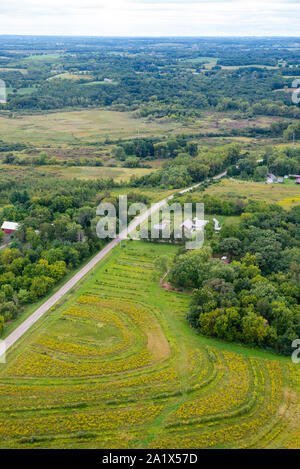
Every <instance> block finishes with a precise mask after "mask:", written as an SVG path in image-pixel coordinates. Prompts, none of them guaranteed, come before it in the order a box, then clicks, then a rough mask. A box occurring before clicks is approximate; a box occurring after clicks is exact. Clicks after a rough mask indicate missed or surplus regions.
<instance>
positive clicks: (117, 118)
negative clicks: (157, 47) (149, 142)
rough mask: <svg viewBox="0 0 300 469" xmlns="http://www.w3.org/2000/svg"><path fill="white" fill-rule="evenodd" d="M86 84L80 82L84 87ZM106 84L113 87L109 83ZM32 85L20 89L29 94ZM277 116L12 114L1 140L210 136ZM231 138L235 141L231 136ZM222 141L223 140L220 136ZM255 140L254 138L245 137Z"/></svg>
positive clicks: (56, 142) (4, 119)
mask: <svg viewBox="0 0 300 469" xmlns="http://www.w3.org/2000/svg"><path fill="white" fill-rule="evenodd" d="M88 84H89V83H86V84H83V85H82V86H86V85H88ZM108 86H113V83H109V84H108ZM32 90H33V89H32V88H29V89H27V90H25V89H22V90H20V94H24V93H31V92H32ZM277 121H278V118H277V117H265V116H258V117H256V118H255V119H236V118H234V117H233V116H232V115H231V114H230V113H226V114H224V113H218V112H208V111H206V112H203V115H202V116H201V117H200V118H195V119H193V120H191V121H190V122H188V123H180V122H177V121H172V120H169V121H165V120H159V119H156V120H154V121H147V120H146V119H142V118H136V117H134V116H133V114H131V113H130V112H118V111H109V110H104V109H88V110H86V109H85V110H77V111H61V112H51V113H47V112H43V113H38V114H31V115H30V114H28V115H25V114H24V115H22V114H14V116H13V118H12V117H8V116H7V115H6V114H0V139H2V140H4V141H9V142H20V143H29V144H32V145H36V146H45V147H46V146H48V145H49V146H51V147H54V148H57V147H59V146H67V145H73V144H78V143H80V144H84V143H85V142H102V143H103V142H104V141H105V140H106V139H107V138H108V137H109V138H110V139H112V140H114V139H115V140H118V139H119V138H121V139H130V138H137V136H138V135H139V136H140V137H156V136H157V137H164V136H166V137H169V136H172V135H176V134H196V133H197V132H198V133H199V132H200V133H201V134H203V135H205V136H207V137H210V135H211V134H213V133H215V132H216V131H220V130H224V131H226V130H229V129H233V128H235V129H242V128H245V127H267V126H269V125H270V124H272V122H277ZM230 140H235V138H234V137H230ZM219 141H220V142H222V139H221V138H220V139H219ZM248 142H254V143H255V139H248Z"/></svg>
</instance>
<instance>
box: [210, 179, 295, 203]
mask: <svg viewBox="0 0 300 469" xmlns="http://www.w3.org/2000/svg"><path fill="white" fill-rule="evenodd" d="M205 194H209V195H214V196H216V197H224V198H226V199H232V198H238V197H239V198H245V199H248V200H250V199H252V200H260V201H265V202H268V203H278V204H279V205H281V206H282V207H284V208H285V209H289V208H292V207H294V206H297V205H300V190H299V186H298V185H296V184H295V183H294V181H292V180H289V181H286V182H285V183H284V184H266V183H263V182H251V181H237V180H233V179H224V180H223V181H221V182H220V183H219V184H216V185H213V186H210V187H209V188H208V189H206V191H205Z"/></svg>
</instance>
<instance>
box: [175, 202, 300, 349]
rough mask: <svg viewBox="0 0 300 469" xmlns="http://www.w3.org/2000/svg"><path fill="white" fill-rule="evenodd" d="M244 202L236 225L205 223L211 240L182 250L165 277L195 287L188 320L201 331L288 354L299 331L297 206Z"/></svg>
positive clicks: (299, 272)
mask: <svg viewBox="0 0 300 469" xmlns="http://www.w3.org/2000/svg"><path fill="white" fill-rule="evenodd" d="M247 209H248V210H252V212H250V211H249V212H248V213H244V214H243V215H242V216H241V222H240V223H239V224H238V225H225V226H224V227H223V229H222V231H221V233H219V234H217V235H215V234H213V231H210V230H208V238H210V247H206V248H203V249H202V250H199V251H192V252H188V253H185V252H182V250H181V251H180V252H179V254H178V255H177V257H176V258H175V261H174V264H173V266H172V268H171V271H170V279H171V281H172V282H173V283H174V285H176V286H181V287H185V288H192V289H193V295H192V300H191V305H190V313H189V314H188V320H189V322H190V324H191V325H192V326H193V327H195V328H196V329H197V330H199V332H200V333H202V334H204V335H208V336H212V337H217V338H221V339H225V340H228V341H237V342H242V343H245V344H251V345H258V346H261V347H266V348H272V349H274V350H276V351H277V352H278V353H282V354H287V355H288V354H290V353H291V351H292V349H291V343H292V341H293V340H295V339H296V338H299V334H300V306H299V300H300V269H299V261H300V229H299V226H300V225H299V221H300V207H297V208H294V209H292V210H290V211H289V212H285V211H284V210H283V209H281V207H279V206H277V205H270V206H269V205H267V204H264V203H257V204H256V203H252V205H250V206H248V208H247ZM222 256H227V257H228V259H229V260H230V261H231V262H230V263H229V264H226V263H224V262H222V261H221V260H220V257H222Z"/></svg>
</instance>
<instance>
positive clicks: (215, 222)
mask: <svg viewBox="0 0 300 469" xmlns="http://www.w3.org/2000/svg"><path fill="white" fill-rule="evenodd" d="M213 220H214V224H215V231H216V232H219V231H221V229H222V227H221V226H220V223H219V221H218V220H217V219H216V218H214V219H213Z"/></svg>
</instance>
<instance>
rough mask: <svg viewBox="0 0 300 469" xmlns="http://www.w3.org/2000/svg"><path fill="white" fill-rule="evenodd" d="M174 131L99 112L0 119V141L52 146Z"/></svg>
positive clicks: (167, 126) (124, 115) (119, 114)
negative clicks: (83, 140) (84, 140)
mask: <svg viewBox="0 0 300 469" xmlns="http://www.w3.org/2000/svg"><path fill="white" fill-rule="evenodd" d="M177 125H178V124H177ZM174 128H176V124H175V123H173V124H159V123H146V122H145V121H144V120H142V119H134V118H133V117H131V115H130V114H129V113H126V112H113V111H105V110H100V109H98V110H96V109H93V110H84V111H71V112H55V113H50V114H41V115H26V116H18V117H17V118H16V119H9V118H7V117H4V116H1V117H0V139H4V140H6V141H16V142H29V143H32V144H40V145H43V144H45V143H48V144H55V146H57V145H59V144H68V143H76V142H77V141H78V140H82V139H86V140H89V141H98V140H101V139H102V140H104V139H105V138H106V137H107V136H109V137H110V138H114V137H115V138H120V137H136V136H137V133H138V130H139V131H140V136H144V135H145V136H146V135H156V134H159V135H161V134H163V133H165V132H168V131H170V130H173V129H174Z"/></svg>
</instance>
